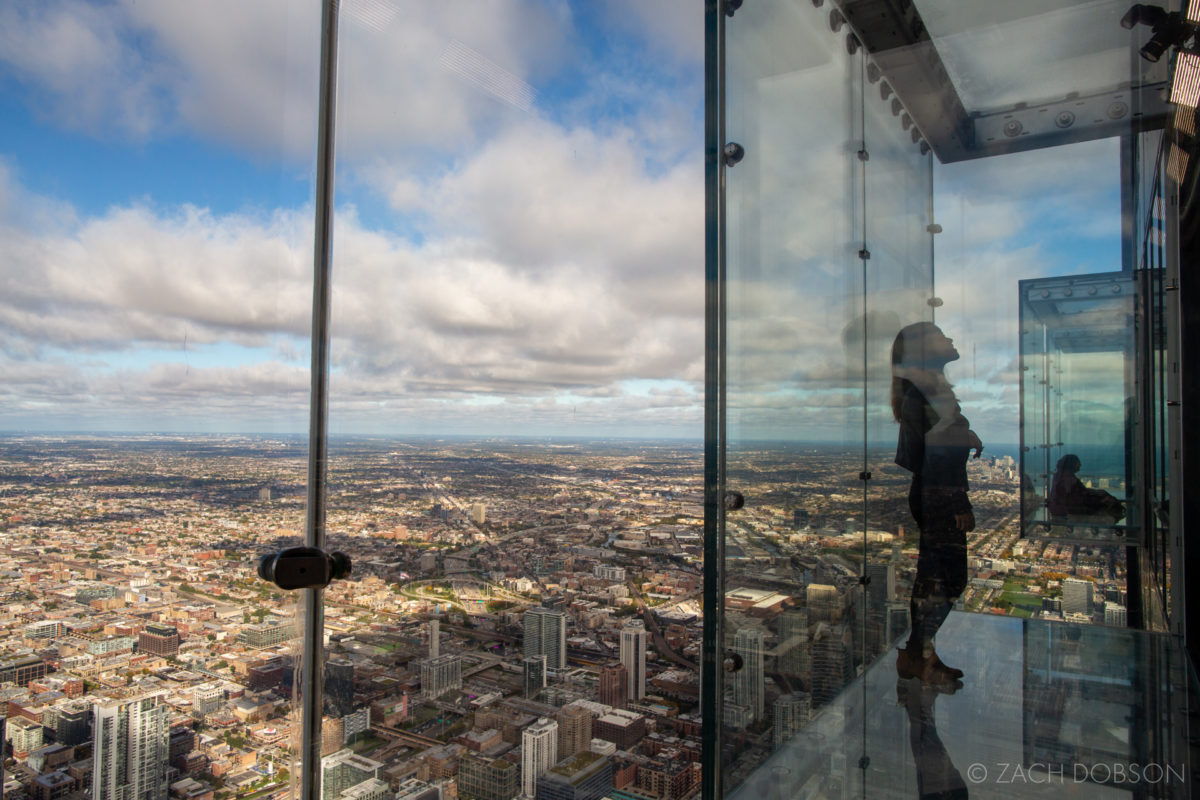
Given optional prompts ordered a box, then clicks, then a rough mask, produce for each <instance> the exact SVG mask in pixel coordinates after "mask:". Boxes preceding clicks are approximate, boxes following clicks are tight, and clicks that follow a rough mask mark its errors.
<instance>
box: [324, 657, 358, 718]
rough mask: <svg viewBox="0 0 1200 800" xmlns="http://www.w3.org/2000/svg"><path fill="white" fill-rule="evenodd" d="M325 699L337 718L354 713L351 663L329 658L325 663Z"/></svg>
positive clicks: (346, 660) (352, 667) (341, 659)
mask: <svg viewBox="0 0 1200 800" xmlns="http://www.w3.org/2000/svg"><path fill="white" fill-rule="evenodd" d="M325 697H326V702H327V703H328V705H329V706H332V707H333V709H334V710H335V711H336V712H337V714H338V715H339V716H343V715H345V714H349V713H350V712H352V711H354V662H353V661H351V660H349V659H346V658H331V659H329V660H328V661H326V662H325ZM331 713H332V712H331Z"/></svg>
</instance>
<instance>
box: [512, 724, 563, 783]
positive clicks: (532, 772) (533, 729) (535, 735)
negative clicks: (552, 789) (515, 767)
mask: <svg viewBox="0 0 1200 800" xmlns="http://www.w3.org/2000/svg"><path fill="white" fill-rule="evenodd" d="M557 762H558V723H557V722H555V721H554V720H552V719H547V718H546V717H542V718H541V719H539V720H538V721H537V722H535V723H533V724H532V725H530V726H529V727H528V728H526V729H525V730H524V731H522V733H521V793H522V794H523V795H524V796H525V797H535V796H536V794H537V779H538V778H539V777H541V776H542V775H543V774H544V773H545V772H546V770H548V769H550V768H551V767H552V766H554V765H555V763H557Z"/></svg>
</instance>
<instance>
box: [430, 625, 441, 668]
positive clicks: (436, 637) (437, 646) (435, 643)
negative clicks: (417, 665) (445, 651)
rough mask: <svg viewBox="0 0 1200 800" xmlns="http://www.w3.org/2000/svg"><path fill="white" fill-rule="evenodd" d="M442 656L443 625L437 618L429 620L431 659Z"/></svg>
mask: <svg viewBox="0 0 1200 800" xmlns="http://www.w3.org/2000/svg"><path fill="white" fill-rule="evenodd" d="M441 654H442V625H441V622H439V621H438V618H437V617H434V618H433V619H431V620H429V657H430V658H437V657H438V656H440V655H441Z"/></svg>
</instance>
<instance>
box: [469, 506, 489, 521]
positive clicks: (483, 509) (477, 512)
mask: <svg viewBox="0 0 1200 800" xmlns="http://www.w3.org/2000/svg"><path fill="white" fill-rule="evenodd" d="M486 521H487V506H485V505H484V504H483V503H472V504H471V522H474V523H475V524H476V525H482V524H483V523H484V522H486Z"/></svg>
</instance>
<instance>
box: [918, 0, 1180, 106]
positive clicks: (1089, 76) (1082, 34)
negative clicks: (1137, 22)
mask: <svg viewBox="0 0 1200 800" xmlns="http://www.w3.org/2000/svg"><path fill="white" fill-rule="evenodd" d="M1131 5H1132V3H1131V2H1129V0H1117V1H1116V2H1114V0H1090V1H1087V2H1081V0H1005V2H1003V3H997V2H964V1H963V0H916V6H917V9H918V10H919V11H920V14H921V17H922V19H923V21H924V22H925V26H926V28H927V29H928V31H929V34H930V36H931V37H932V38H933V40H934V43H935V46H936V47H937V50H938V52H939V53H940V54H941V57H942V62H943V63H944V64H945V67H946V71H947V72H948V73H949V75H950V78H951V80H952V81H953V83H954V86H955V88H956V89H957V90H958V95H959V98H960V99H961V100H962V102H963V105H964V106H966V108H967V110H968V111H976V110H980V111H983V110H993V109H997V108H1001V107H1005V106H1011V105H1014V104H1016V103H1021V102H1027V103H1036V102H1042V101H1047V100H1059V99H1061V98H1064V97H1066V96H1067V95H1068V94H1070V93H1072V92H1076V93H1079V94H1080V95H1089V94H1095V93H1097V92H1100V91H1105V90H1108V89H1113V88H1117V87H1121V86H1127V85H1128V84H1129V82H1130V54H1131V48H1130V37H1131V36H1134V37H1136V40H1137V41H1138V44H1139V46H1140V44H1141V43H1142V42H1143V41H1144V39H1145V37H1146V35H1147V33H1148V32H1149V29H1148V28H1145V27H1141V28H1139V29H1136V30H1134V31H1129V30H1126V29H1125V28H1122V27H1121V17H1122V16H1124V14H1125V13H1126V12H1127V11H1128V10H1129V8H1130V6H1131ZM1134 52H1136V50H1134ZM1165 77H1166V76H1165V74H1164V75H1163V76H1162V78H1165ZM1160 79H1161V78H1160Z"/></svg>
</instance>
